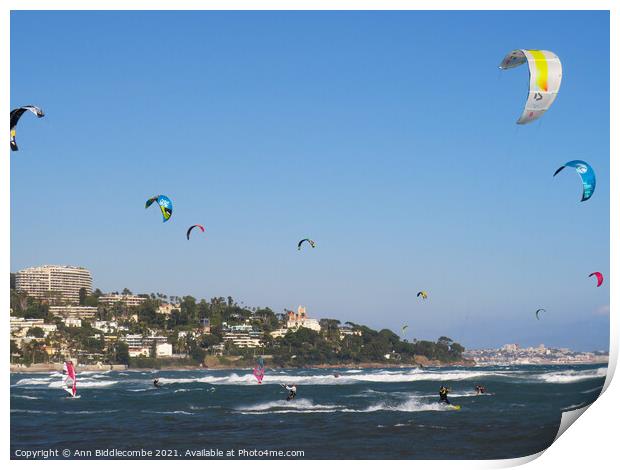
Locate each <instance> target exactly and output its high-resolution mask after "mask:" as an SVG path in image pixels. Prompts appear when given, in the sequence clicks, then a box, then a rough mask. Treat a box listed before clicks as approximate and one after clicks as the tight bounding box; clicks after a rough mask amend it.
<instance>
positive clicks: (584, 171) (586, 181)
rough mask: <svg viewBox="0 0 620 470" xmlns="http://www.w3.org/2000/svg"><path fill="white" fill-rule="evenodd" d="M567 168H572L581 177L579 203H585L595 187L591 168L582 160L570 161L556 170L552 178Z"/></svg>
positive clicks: (594, 178)
mask: <svg viewBox="0 0 620 470" xmlns="http://www.w3.org/2000/svg"><path fill="white" fill-rule="evenodd" d="M567 166H570V167H571V168H574V169H575V171H576V172H577V173H578V174H579V176H581V182H582V183H583V194H582V195H581V202H583V201H587V200H588V199H590V198H591V197H592V194H594V188H595V187H596V177H595V176H594V170H593V169H592V167H591V166H590V165H589V164H588V163H587V162H584V161H583V160H572V161H570V162H567V163H565V164H564V165H562V166H561V167H560V168H558V169H557V170H556V171H555V173H554V174H553V176H555V175H557V174H558V173H559V172H560V171H562V170H563V169H564V168H566V167H567Z"/></svg>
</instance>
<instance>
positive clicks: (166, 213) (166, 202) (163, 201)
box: [144, 194, 172, 222]
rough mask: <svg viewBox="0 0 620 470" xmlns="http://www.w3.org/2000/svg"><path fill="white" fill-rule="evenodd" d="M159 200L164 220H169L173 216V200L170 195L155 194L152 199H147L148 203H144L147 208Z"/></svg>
mask: <svg viewBox="0 0 620 470" xmlns="http://www.w3.org/2000/svg"><path fill="white" fill-rule="evenodd" d="M154 202H157V204H158V205H159V208H160V209H161V215H162V217H163V218H164V220H163V221H164V222H167V221H168V219H170V217H172V201H171V200H170V198H169V197H168V196H164V195H163V194H160V195H159V196H154V197H152V198H150V199H147V201H146V204H145V205H144V208H145V209H148V208H149V207H150V206H151V204H153V203H154Z"/></svg>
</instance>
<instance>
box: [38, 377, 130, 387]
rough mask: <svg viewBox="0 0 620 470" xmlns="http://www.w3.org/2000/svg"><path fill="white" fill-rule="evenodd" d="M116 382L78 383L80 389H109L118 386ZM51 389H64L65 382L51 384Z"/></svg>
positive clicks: (79, 381) (80, 381) (82, 381)
mask: <svg viewBox="0 0 620 470" xmlns="http://www.w3.org/2000/svg"><path fill="white" fill-rule="evenodd" d="M117 383H118V382H117V381H116V380H98V381H90V380H79V379H78V382H77V387H78V388H103V387H109V386H111V385H114V384H117ZM48 387H49V388H64V387H66V384H65V382H64V381H62V380H59V381H57V382H50V383H49V384H48Z"/></svg>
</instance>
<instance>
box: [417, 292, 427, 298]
mask: <svg viewBox="0 0 620 470" xmlns="http://www.w3.org/2000/svg"><path fill="white" fill-rule="evenodd" d="M416 297H422V299H427V298H428V293H427V292H426V291H425V290H421V291H420V292H418V294H417V295H416Z"/></svg>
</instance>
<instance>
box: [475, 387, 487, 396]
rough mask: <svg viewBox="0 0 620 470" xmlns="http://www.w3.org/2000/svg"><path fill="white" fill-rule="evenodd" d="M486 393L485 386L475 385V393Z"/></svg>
mask: <svg viewBox="0 0 620 470" xmlns="http://www.w3.org/2000/svg"><path fill="white" fill-rule="evenodd" d="M483 393H487V388H486V387H485V386H484V385H476V395H482V394H483Z"/></svg>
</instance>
